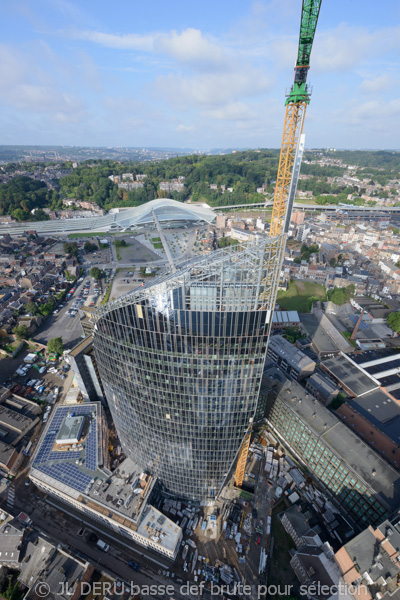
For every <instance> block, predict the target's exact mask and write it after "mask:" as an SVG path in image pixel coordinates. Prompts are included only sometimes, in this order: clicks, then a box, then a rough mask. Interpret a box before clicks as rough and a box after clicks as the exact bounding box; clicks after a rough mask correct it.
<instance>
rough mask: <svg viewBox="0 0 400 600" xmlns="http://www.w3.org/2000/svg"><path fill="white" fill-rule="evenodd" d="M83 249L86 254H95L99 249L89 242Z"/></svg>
mask: <svg viewBox="0 0 400 600" xmlns="http://www.w3.org/2000/svg"><path fill="white" fill-rule="evenodd" d="M83 249H84V251H85V252H95V251H96V250H98V247H97V244H94V243H93V242H89V241H87V242H85V245H84V246H83Z"/></svg>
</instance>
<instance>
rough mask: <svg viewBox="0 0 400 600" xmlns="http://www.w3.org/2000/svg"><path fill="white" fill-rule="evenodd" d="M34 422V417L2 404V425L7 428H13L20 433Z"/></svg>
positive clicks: (0, 414)
mask: <svg viewBox="0 0 400 600" xmlns="http://www.w3.org/2000/svg"><path fill="white" fill-rule="evenodd" d="M31 424H32V419H30V418H29V417H27V416H25V415H21V413H19V412H16V411H15V410H12V409H11V408H8V407H7V406H4V405H2V404H0V427H1V426H4V427H6V428H7V429H12V430H14V431H16V432H18V433H22V432H23V431H25V430H26V429H29V427H30V426H31Z"/></svg>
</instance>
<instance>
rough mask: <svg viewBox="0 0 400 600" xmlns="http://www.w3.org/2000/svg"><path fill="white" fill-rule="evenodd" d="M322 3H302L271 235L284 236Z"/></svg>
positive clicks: (314, 1) (308, 95)
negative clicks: (297, 47) (308, 76)
mask: <svg viewBox="0 0 400 600" xmlns="http://www.w3.org/2000/svg"><path fill="white" fill-rule="evenodd" d="M321 1H322V0H303V6H302V11H301V23H300V36H299V50H298V54H297V61H296V66H295V76H294V83H293V85H292V87H291V89H290V92H289V94H288V96H287V99H286V114H285V124H284V126H283V135H282V145H281V153H280V156H279V166H278V175H277V178H276V186H275V196H274V204H273V208H272V219H271V227H270V236H271V237H275V236H277V235H280V234H282V233H284V231H285V220H286V222H287V223H289V219H285V215H286V210H287V208H288V199H289V193H290V183H291V180H292V172H293V166H294V161H295V156H296V150H297V145H298V142H299V139H300V136H301V134H302V132H303V125H304V118H305V114H306V109H307V105H308V104H309V102H310V96H311V91H310V89H309V87H308V85H307V74H308V69H309V68H310V55H311V48H312V45H313V41H314V35H315V30H316V27H317V21H318V16H319V10H320V7H321Z"/></svg>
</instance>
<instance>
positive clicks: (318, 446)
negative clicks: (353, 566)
mask: <svg viewBox="0 0 400 600" xmlns="http://www.w3.org/2000/svg"><path fill="white" fill-rule="evenodd" d="M267 420H268V423H269V425H270V426H271V428H272V429H273V431H274V432H275V434H276V435H277V436H278V437H279V438H280V439H281V440H282V442H283V444H284V445H285V446H286V447H287V448H289V450H290V451H291V452H292V453H293V454H294V455H295V456H296V457H297V458H298V460H299V461H300V462H302V463H303V464H305V466H306V467H307V469H308V470H309V471H310V472H311V473H312V475H313V476H314V477H315V478H316V479H317V480H319V481H320V483H321V484H322V485H323V486H324V488H325V490H326V491H327V492H328V493H329V494H330V495H331V496H332V498H333V499H334V501H335V502H336V503H337V506H338V507H339V508H340V510H342V511H345V512H346V515H347V517H348V518H349V519H351V520H352V522H353V524H354V526H355V527H363V526H367V525H369V524H377V523H380V522H381V521H382V520H383V519H385V518H388V517H389V516H390V515H391V514H392V513H393V512H394V511H397V510H398V509H399V506H400V491H399V488H400V475H399V473H398V472H397V471H396V470H395V469H393V468H392V467H391V466H390V465H389V464H388V463H387V462H386V461H385V460H384V459H383V458H382V457H381V456H380V455H379V454H377V453H376V452H375V451H374V450H373V449H372V448H371V447H370V446H368V445H367V444H365V443H364V442H363V441H362V440H361V439H360V438H359V437H358V436H357V435H356V434H355V433H353V432H352V431H351V430H350V429H349V428H348V427H346V425H344V424H343V423H342V422H341V421H340V419H338V418H337V417H336V416H335V415H334V414H333V413H332V412H331V411H329V410H328V409H327V408H325V407H324V406H323V405H322V404H320V403H319V402H317V401H316V400H315V399H314V398H312V397H311V396H310V395H309V394H307V393H306V391H305V390H304V389H303V388H302V387H301V386H300V385H299V384H298V383H296V382H294V381H287V382H286V383H285V384H283V385H282V387H281V388H280V390H279V392H278V393H277V395H276V398H275V399H274V400H271V401H270V402H269V405H268V407H267Z"/></svg>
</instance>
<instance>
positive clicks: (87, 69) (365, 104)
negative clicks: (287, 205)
mask: <svg viewBox="0 0 400 600" xmlns="http://www.w3.org/2000/svg"><path fill="white" fill-rule="evenodd" d="M300 12H301V0H266V1H263V0H259V1H255V2H251V1H247V0H240V1H239V0H213V1H211V0H202V1H201V2H190V1H188V0H185V1H182V0H170V1H169V2H166V1H165V0H148V1H147V2H144V1H143V0H140V1H139V0H115V1H114V2H112V1H111V0H96V1H94V0H84V1H81V2H73V1H71V0H34V1H32V0H30V1H29V0H21V1H20V0H13V2H8V3H6V2H2V3H1V5H0V40H1V42H0V133H1V137H0V140H1V142H0V143H2V144H75V145H89V146H91V145H94V146H169V147H171V146H172V147H192V148H199V149H204V150H207V149H209V148H216V147H255V148H257V147H279V146H280V142H281V135H282V128H283V118H284V100H285V97H284V94H285V90H286V89H287V88H289V87H290V85H291V83H292V81H293V66H294V62H295V59H296V53H297V43H298V33H299V23H300ZM308 80H309V83H310V84H311V85H312V86H313V95H312V99H311V104H310V107H309V109H308V112H307V117H306V125H305V132H306V140H307V142H306V145H307V147H325V146H330V147H337V148H399V147H400V142H399V133H400V87H399V84H400V3H399V2H398V1H397V0H382V1H381V2H380V3H379V5H377V3H376V2H375V1H373V0H346V1H344V0H322V7H321V13H320V18H319V23H318V28H317V33H316V38H315V42H314V47H313V52H312V56H311V70H310V72H309V77H308Z"/></svg>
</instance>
